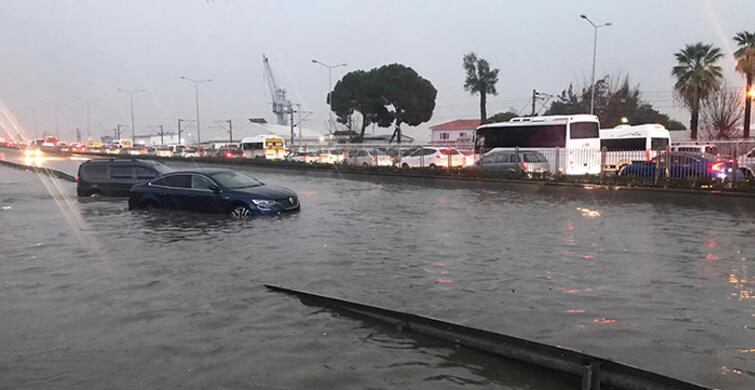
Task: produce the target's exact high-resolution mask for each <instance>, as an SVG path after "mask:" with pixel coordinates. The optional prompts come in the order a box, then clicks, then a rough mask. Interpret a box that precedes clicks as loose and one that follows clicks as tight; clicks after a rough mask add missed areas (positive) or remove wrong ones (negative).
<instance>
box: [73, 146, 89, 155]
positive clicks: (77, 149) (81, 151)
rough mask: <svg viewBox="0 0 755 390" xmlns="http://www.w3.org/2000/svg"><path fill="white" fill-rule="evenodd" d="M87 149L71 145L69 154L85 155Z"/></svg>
mask: <svg viewBox="0 0 755 390" xmlns="http://www.w3.org/2000/svg"><path fill="white" fill-rule="evenodd" d="M86 151H87V147H86V146H84V145H82V144H71V153H86Z"/></svg>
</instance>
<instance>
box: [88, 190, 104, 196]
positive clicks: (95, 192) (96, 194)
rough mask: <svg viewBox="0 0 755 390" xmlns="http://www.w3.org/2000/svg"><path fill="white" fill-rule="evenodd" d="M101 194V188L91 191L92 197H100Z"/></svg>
mask: <svg viewBox="0 0 755 390" xmlns="http://www.w3.org/2000/svg"><path fill="white" fill-rule="evenodd" d="M100 196H102V192H101V191H100V190H92V191H91V192H89V197H90V198H99V197H100Z"/></svg>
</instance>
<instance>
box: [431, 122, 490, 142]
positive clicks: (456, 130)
mask: <svg viewBox="0 0 755 390" xmlns="http://www.w3.org/2000/svg"><path fill="white" fill-rule="evenodd" d="M479 125H480V120H479V119H457V120H455V121H451V122H446V123H441V124H439V125H435V126H430V141H431V142H432V143H433V144H447V143H458V142H472V136H474V132H475V129H477V126H479Z"/></svg>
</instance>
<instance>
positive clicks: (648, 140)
mask: <svg viewBox="0 0 755 390" xmlns="http://www.w3.org/2000/svg"><path fill="white" fill-rule="evenodd" d="M670 142H671V135H670V134H669V132H668V130H666V128H665V127H663V125H659V124H647V125H636V126H630V125H619V126H616V127H614V128H613V129H603V130H600V148H601V150H602V149H604V148H605V150H606V157H605V168H606V170H609V171H618V170H620V169H621V168H622V167H623V166H624V165H627V164H630V163H632V162H633V161H651V160H652V159H654V158H655V156H657V155H658V152H659V151H663V150H667V149H668V147H669V143H670Z"/></svg>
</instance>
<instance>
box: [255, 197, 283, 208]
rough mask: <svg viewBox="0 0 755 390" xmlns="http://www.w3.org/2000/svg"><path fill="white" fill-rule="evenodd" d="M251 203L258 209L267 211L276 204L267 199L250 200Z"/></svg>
mask: <svg viewBox="0 0 755 390" xmlns="http://www.w3.org/2000/svg"><path fill="white" fill-rule="evenodd" d="M252 203H254V205H255V206H257V207H259V208H262V209H269V208H271V207H273V206H275V205H276V204H277V203H278V202H276V201H274V200H267V199H252Z"/></svg>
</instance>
